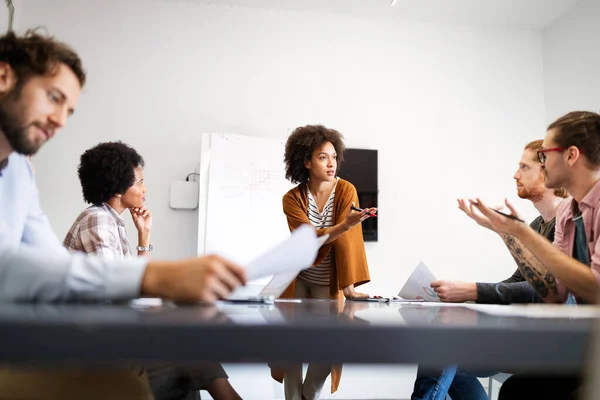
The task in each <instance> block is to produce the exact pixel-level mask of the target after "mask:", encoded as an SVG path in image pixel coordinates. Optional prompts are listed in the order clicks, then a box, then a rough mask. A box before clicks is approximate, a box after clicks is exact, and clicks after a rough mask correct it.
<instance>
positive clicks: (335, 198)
mask: <svg viewBox="0 0 600 400" xmlns="http://www.w3.org/2000/svg"><path fill="white" fill-rule="evenodd" d="M344 150H345V146H344V142H343V137H342V135H341V134H340V133H339V132H338V131H336V130H333V129H327V128H326V127H324V126H323V125H307V126H304V127H299V128H296V130H295V131H294V132H292V134H291V135H290V137H289V138H288V140H287V143H286V146H285V157H284V160H285V164H286V178H287V179H289V180H290V181H291V182H293V183H298V186H296V187H295V188H293V189H291V190H290V191H289V192H287V193H286V194H285V196H283V212H284V213H285V215H286V217H287V221H288V225H289V228H290V230H291V231H293V230H295V229H296V228H298V227H299V226H301V225H303V224H312V225H313V226H314V227H315V229H316V230H317V234H318V235H319V236H322V235H324V234H328V235H329V238H328V239H327V241H326V242H325V244H324V245H323V246H322V247H321V249H320V250H319V254H318V256H317V259H316V260H315V262H314V264H313V266H312V267H311V268H308V269H305V270H303V271H302V272H300V274H299V275H298V277H297V278H296V280H295V281H294V282H293V283H292V284H291V285H290V287H289V288H288V289H287V290H286V292H285V293H284V294H283V296H282V297H295V298H314V299H338V298H339V297H340V292H342V293H343V295H344V297H345V298H346V299H355V298H365V297H369V295H367V294H363V293H359V292H357V291H356V290H355V288H356V287H357V286H359V285H362V284H363V283H367V282H369V280H370V278H369V267H368V265H367V257H366V253H365V247H364V241H363V235H362V228H361V226H360V222H362V221H364V220H365V219H367V218H370V217H371V216H372V215H375V212H376V211H377V209H375V208H367V209H364V210H363V211H362V212H357V211H354V210H352V209H351V207H352V206H355V207H359V204H358V196H357V193H356V188H355V187H354V186H353V185H352V184H351V183H350V182H348V181H345V180H343V179H340V178H339V177H337V171H338V167H339V166H340V165H341V164H342V161H343V153H344ZM284 369H285V371H277V370H273V371H272V376H273V378H275V379H276V380H278V381H279V382H281V381H282V380H283V382H284V387H285V396H286V399H288V400H296V399H298V400H300V399H306V400H312V399H318V398H319V395H320V392H321V389H322V388H323V384H324V383H325V380H326V379H327V376H329V374H330V373H332V380H331V381H332V382H331V392H332V393H333V392H335V391H336V390H337V387H338V385H339V380H340V375H341V365H339V366H331V365H323V364H311V365H309V368H308V372H307V374H306V379H305V380H304V382H302V365H301V364H300V365H288V366H287V367H286V368H284Z"/></svg>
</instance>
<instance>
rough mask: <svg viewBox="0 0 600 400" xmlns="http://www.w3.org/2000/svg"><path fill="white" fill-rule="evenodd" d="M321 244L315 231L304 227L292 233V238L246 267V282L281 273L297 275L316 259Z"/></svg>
mask: <svg viewBox="0 0 600 400" xmlns="http://www.w3.org/2000/svg"><path fill="white" fill-rule="evenodd" d="M320 247H321V244H320V243H319V239H318V238H317V233H316V232H315V229H314V228H313V227H312V226H310V225H304V226H301V227H300V228H298V229H296V230H295V231H294V232H292V236H291V237H290V238H289V239H287V240H285V241H283V242H282V243H280V244H278V245H277V246H275V247H274V248H272V249H271V250H269V251H267V252H266V253H264V254H263V255H261V256H259V257H257V258H255V259H254V260H253V261H252V262H250V263H249V264H248V265H247V266H246V276H247V278H248V280H254V279H258V278H263V277H266V276H270V275H278V274H281V273H284V272H285V273H287V272H289V273H294V272H295V273H299V272H300V271H301V270H303V269H305V268H309V267H310V266H311V265H312V263H313V262H314V261H315V259H316V258H317V252H318V251H319V248H320Z"/></svg>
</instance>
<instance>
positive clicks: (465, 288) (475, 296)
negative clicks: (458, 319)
mask: <svg viewBox="0 0 600 400" xmlns="http://www.w3.org/2000/svg"><path fill="white" fill-rule="evenodd" d="M542 143H543V141H542V140H534V141H533V142H530V143H528V144H527V145H526V146H525V148H524V149H523V154H522V155H521V159H520V160H519V167H518V169H517V171H516V172H515V174H514V175H513V179H514V180H515V183H516V186H517V194H518V195H519V197H520V198H522V199H527V200H530V201H531V202H532V203H533V205H534V207H535V208H536V209H537V210H538V211H539V212H540V215H539V216H538V217H537V218H536V219H534V220H533V221H532V222H531V224H530V226H531V228H532V229H534V230H535V231H536V232H539V233H540V234H541V235H543V236H545V237H546V238H547V240H548V241H549V242H552V241H553V240H554V224H555V216H556V210H557V209H558V207H559V205H560V204H561V203H562V202H563V199H564V198H566V197H568V193H567V191H566V190H565V189H563V188H556V189H549V188H547V187H546V185H545V184H544V172H543V170H542V166H541V164H540V163H539V162H538V155H537V151H538V150H539V149H541V148H542ZM458 206H459V208H460V209H461V210H462V211H463V212H464V213H465V214H467V216H469V217H470V218H472V219H474V220H475V221H476V222H478V223H480V224H481V225H482V226H484V227H486V228H490V227H489V226H487V225H486V224H485V221H483V220H480V219H478V215H477V214H475V213H474V212H473V209H472V207H471V208H469V207H468V206H467V205H466V203H465V201H464V200H462V199H460V200H458ZM431 287H432V288H433V289H434V290H435V292H436V293H437V295H438V297H439V298H440V300H441V301H443V302H448V303H461V302H465V301H474V302H477V303H480V304H511V303H534V302H536V303H537V302H543V300H542V299H541V298H540V297H539V296H538V295H537V294H536V292H535V291H534V290H533V288H532V287H531V286H530V285H529V283H528V282H527V281H526V280H525V278H524V277H523V274H522V273H521V271H520V270H519V269H518V268H517V270H516V271H515V273H514V274H513V275H512V276H511V277H510V278H508V279H506V280H504V281H502V282H499V283H484V282H456V281H446V280H440V281H435V282H432V283H431ZM446 394H449V395H450V396H452V398H453V399H457V400H458V399H463V398H468V399H487V394H486V392H485V389H484V388H483V386H482V385H481V383H480V382H479V380H478V379H477V378H476V377H475V376H474V375H472V374H468V373H466V372H464V371H462V370H461V369H459V368H458V367H457V366H456V365H451V366H447V367H444V368H443V369H442V370H441V371H435V372H434V373H433V374H432V372H431V371H425V370H422V369H419V371H418V373H417V379H416V381H415V386H414V391H413V394H412V399H413V400H419V399H427V400H436V399H440V400H443V399H445V398H446Z"/></svg>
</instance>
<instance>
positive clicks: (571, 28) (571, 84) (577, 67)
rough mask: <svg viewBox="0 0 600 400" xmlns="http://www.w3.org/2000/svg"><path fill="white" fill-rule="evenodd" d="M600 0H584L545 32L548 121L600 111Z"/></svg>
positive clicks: (545, 81) (545, 80) (545, 83)
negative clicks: (599, 0) (576, 112)
mask: <svg viewBox="0 0 600 400" xmlns="http://www.w3.org/2000/svg"><path fill="white" fill-rule="evenodd" d="M599 19H600V2H598V1H597V0H584V1H582V2H581V3H579V4H578V5H577V6H575V7H574V8H573V9H572V10H571V11H570V12H569V13H567V14H566V15H564V16H563V17H561V18H559V19H558V20H557V21H555V22H554V23H553V24H551V25H550V26H548V27H547V28H546V29H545V30H544V32H543V48H544V88H545V100H546V122H547V123H550V122H552V121H554V120H555V119H557V118H558V117H560V116H561V115H563V114H565V113H567V112H569V111H575V110H588V111H596V112H598V111H600V78H599V76H598V65H600V52H598V38H600V25H599V24H598V20H599Z"/></svg>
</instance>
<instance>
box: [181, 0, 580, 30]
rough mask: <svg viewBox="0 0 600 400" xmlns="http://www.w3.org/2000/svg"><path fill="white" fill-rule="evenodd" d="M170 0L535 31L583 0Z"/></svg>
mask: <svg viewBox="0 0 600 400" xmlns="http://www.w3.org/2000/svg"><path fill="white" fill-rule="evenodd" d="M170 1H185V2H193V3H201V4H210V5H216V6H229V7H246V8H259V9H272V10H283V11H302V12H318V13H322V12H331V13H336V14H343V15H350V16H355V17H365V18H387V19H389V18H394V19H395V18H397V19H399V20H402V19H404V20H406V19H408V20H413V21H423V22H433V23H447V24H460V25H476V26H483V27H492V28H496V27H497V28H516V29H534V30H537V29H542V28H544V27H545V26H547V25H549V24H550V23H552V22H553V21H555V20H556V19H557V18H559V17H560V16H562V15H564V14H565V13H566V12H568V11H569V10H570V9H571V8H573V7H574V6H575V5H576V4H577V3H580V2H581V1H583V0H397V3H396V5H395V6H393V7H392V6H390V2H391V0H170ZM589 1H592V0H589Z"/></svg>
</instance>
